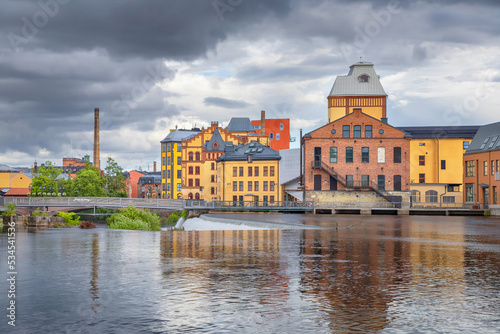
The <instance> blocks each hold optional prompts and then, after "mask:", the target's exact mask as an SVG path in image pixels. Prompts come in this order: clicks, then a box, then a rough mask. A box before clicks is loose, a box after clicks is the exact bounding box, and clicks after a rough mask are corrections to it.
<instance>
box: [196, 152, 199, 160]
mask: <svg viewBox="0 0 500 334" xmlns="http://www.w3.org/2000/svg"><path fill="white" fill-rule="evenodd" d="M196 161H200V152H196Z"/></svg>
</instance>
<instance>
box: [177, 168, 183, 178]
mask: <svg viewBox="0 0 500 334" xmlns="http://www.w3.org/2000/svg"><path fill="white" fill-rule="evenodd" d="M181 177H182V170H180V169H179V170H178V171H177V178H178V179H180V178H181Z"/></svg>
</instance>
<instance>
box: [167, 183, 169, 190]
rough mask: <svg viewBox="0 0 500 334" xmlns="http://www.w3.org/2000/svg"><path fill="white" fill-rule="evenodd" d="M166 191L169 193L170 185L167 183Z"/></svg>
mask: <svg viewBox="0 0 500 334" xmlns="http://www.w3.org/2000/svg"><path fill="white" fill-rule="evenodd" d="M167 191H170V183H167Z"/></svg>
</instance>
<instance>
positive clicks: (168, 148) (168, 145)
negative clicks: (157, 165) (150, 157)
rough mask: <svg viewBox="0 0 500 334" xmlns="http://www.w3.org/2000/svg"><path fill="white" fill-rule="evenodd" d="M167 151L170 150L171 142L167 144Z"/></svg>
mask: <svg viewBox="0 0 500 334" xmlns="http://www.w3.org/2000/svg"><path fill="white" fill-rule="evenodd" d="M167 151H169V152H170V143H168V144H167Z"/></svg>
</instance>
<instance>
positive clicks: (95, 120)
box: [94, 108, 101, 169]
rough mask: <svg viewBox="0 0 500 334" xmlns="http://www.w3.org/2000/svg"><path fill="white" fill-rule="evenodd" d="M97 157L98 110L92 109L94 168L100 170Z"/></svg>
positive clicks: (98, 157)
mask: <svg viewBox="0 0 500 334" xmlns="http://www.w3.org/2000/svg"><path fill="white" fill-rule="evenodd" d="M99 160H100V156H99V108H95V109H94V167H97V168H99V169H101V166H100V165H101V163H100V161H99Z"/></svg>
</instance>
